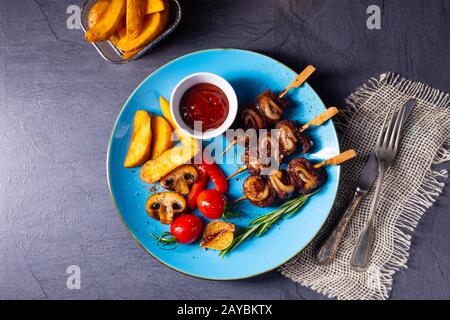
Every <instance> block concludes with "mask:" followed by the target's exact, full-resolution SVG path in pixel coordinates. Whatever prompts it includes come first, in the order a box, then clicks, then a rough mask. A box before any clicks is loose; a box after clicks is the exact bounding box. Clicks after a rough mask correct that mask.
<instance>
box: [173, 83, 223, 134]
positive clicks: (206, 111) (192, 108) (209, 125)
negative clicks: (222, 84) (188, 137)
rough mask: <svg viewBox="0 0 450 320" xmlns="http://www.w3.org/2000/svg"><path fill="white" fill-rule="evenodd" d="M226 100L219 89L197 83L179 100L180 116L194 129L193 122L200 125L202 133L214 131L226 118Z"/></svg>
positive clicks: (211, 85) (207, 84) (208, 84)
mask: <svg viewBox="0 0 450 320" xmlns="http://www.w3.org/2000/svg"><path fill="white" fill-rule="evenodd" d="M228 109H229V104H228V98H227V96H226V95H225V93H224V92H223V91H222V89H220V88H219V87H217V86H215V85H213V84H210V83H199V84H196V85H194V86H192V87H191V88H189V89H188V90H187V91H186V92H185V93H184V94H183V97H182V98H181V101H180V114H181V118H182V119H183V121H184V122H185V123H186V124H187V125H188V126H189V127H190V128H191V129H194V122H196V121H199V122H201V124H202V131H203V132H205V131H207V130H211V129H216V128H218V127H220V125H221V124H222V123H224V121H225V119H226V118H227V116H228Z"/></svg>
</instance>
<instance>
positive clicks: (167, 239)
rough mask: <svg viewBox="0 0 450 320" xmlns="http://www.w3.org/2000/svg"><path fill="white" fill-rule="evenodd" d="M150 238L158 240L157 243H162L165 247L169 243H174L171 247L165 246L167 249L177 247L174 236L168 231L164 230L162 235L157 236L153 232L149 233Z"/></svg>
mask: <svg viewBox="0 0 450 320" xmlns="http://www.w3.org/2000/svg"><path fill="white" fill-rule="evenodd" d="M151 236H152V238H153V239H155V240H156V241H158V243H157V245H158V246H159V245H160V244H162V245H163V247H167V246H169V245H174V246H173V247H170V248H166V249H168V250H173V249H176V248H177V247H178V242H177V239H175V237H174V236H173V235H172V234H171V233H170V232H169V231H166V232H164V233H163V234H162V235H160V236H159V237H158V236H156V235H155V234H153V233H152V234H151Z"/></svg>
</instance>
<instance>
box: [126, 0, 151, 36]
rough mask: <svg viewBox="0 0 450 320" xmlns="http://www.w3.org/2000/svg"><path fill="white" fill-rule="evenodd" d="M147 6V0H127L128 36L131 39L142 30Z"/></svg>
mask: <svg viewBox="0 0 450 320" xmlns="http://www.w3.org/2000/svg"><path fill="white" fill-rule="evenodd" d="M146 7H147V2H146V0H127V13H126V28H127V29H126V30H127V32H126V36H127V37H129V38H130V39H135V38H136V37H137V36H138V35H139V33H140V32H141V29H142V24H143V22H144V13H145V10H146Z"/></svg>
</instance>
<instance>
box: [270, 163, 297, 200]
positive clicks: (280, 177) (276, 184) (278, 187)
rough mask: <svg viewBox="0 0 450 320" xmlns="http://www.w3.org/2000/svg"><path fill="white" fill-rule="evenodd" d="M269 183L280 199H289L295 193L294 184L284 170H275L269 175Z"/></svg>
mask: <svg viewBox="0 0 450 320" xmlns="http://www.w3.org/2000/svg"><path fill="white" fill-rule="evenodd" d="M269 182H270V184H271V186H272V188H273V189H274V190H275V192H276V194H277V196H278V198H280V199H283V200H284V199H289V198H290V197H291V196H292V195H293V194H294V192H295V185H294V182H293V181H292V179H291V177H290V176H289V174H288V173H287V172H286V170H277V171H276V172H275V173H273V174H271V175H270V176H269Z"/></svg>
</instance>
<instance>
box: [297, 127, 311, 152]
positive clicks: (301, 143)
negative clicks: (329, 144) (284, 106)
mask: <svg viewBox="0 0 450 320" xmlns="http://www.w3.org/2000/svg"><path fill="white" fill-rule="evenodd" d="M297 137H298V148H301V149H299V150H300V152H301V153H303V154H305V153H308V152H310V151H311V149H312V147H313V142H312V140H310V139H309V138H308V137H307V136H305V135H304V134H303V133H301V132H299V131H298V130H297Z"/></svg>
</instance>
